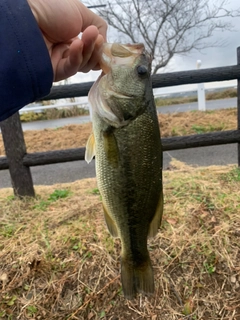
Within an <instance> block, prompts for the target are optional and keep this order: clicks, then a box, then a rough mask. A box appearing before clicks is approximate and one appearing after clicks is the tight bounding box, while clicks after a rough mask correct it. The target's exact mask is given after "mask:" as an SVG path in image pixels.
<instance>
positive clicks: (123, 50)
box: [99, 43, 145, 74]
mask: <svg viewBox="0 0 240 320" xmlns="http://www.w3.org/2000/svg"><path fill="white" fill-rule="evenodd" d="M144 51H145V48H144V45H143V44H142V43H135V44H124V45H123V44H119V43H104V44H103V51H102V56H101V60H100V63H99V64H100V68H101V69H102V70H103V73H104V74H107V73H109V72H110V71H111V69H112V67H113V65H116V64H117V65H131V64H132V63H133V62H134V61H135V59H136V58H137V57H139V56H140V55H141V54H143V53H144Z"/></svg>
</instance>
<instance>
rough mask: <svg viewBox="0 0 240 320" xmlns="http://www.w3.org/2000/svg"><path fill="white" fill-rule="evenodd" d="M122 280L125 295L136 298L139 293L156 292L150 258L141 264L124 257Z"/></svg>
mask: <svg viewBox="0 0 240 320" xmlns="http://www.w3.org/2000/svg"><path fill="white" fill-rule="evenodd" d="M121 281H122V287H123V293H124V297H125V298H126V299H129V300H131V299H133V298H135V296H136V294H137V293H145V294H151V293H154V277H153V269H152V265H151V261H150V258H148V260H147V261H144V262H143V263H141V265H139V266H134V263H133V262H132V261H129V260H127V259H126V260H125V259H123V258H122V260H121Z"/></svg>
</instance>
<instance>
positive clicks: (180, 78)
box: [42, 65, 240, 100]
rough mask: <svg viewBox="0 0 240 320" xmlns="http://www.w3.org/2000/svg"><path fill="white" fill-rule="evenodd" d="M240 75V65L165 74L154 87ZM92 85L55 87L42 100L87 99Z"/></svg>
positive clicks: (153, 84)
mask: <svg viewBox="0 0 240 320" xmlns="http://www.w3.org/2000/svg"><path fill="white" fill-rule="evenodd" d="M239 75H240V65H233V66H229V67H219V68H207V69H200V70H190V71H180V72H171V73H163V74H156V75H153V76H152V87H153V88H154V89H155V88H163V87H170V86H178V85H182V84H190V83H191V84H192V83H201V82H213V81H225V80H234V79H237V78H238V77H239ZM92 85H93V82H85V83H77V84H69V85H61V86H53V87H52V90H51V92H50V94H49V95H47V96H46V97H44V98H43V99H42V100H54V99H62V98H74V97H85V96H87V95H88V91H89V89H90V88H91V86H92Z"/></svg>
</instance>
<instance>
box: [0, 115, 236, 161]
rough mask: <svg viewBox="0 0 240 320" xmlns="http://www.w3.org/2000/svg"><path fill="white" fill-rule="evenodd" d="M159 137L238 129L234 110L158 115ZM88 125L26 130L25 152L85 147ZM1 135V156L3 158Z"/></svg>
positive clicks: (0, 139)
mask: <svg viewBox="0 0 240 320" xmlns="http://www.w3.org/2000/svg"><path fill="white" fill-rule="evenodd" d="M159 122H160V128H161V134H162V137H170V136H176V135H189V134H196V133H205V132H211V131H222V130H233V129H236V128H237V110H236V109H228V110H218V111H206V112H201V111H195V112H180V113H169V114H160V115H159ZM91 130H92V127H91V124H90V123H86V124H81V125H69V126H65V127H61V128H57V129H45V130H41V131H40V130H35V131H25V132H24V138H25V142H26V146H27V152H28V153H31V152H40V151H50V150H60V149H68V148H79V147H82V146H85V145H86V142H87V139H88V137H89V135H90V133H91ZM4 154H5V152H4V146H3V141H2V138H1V135H0V156H1V155H4Z"/></svg>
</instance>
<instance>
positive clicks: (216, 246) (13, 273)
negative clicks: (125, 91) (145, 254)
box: [0, 161, 240, 320]
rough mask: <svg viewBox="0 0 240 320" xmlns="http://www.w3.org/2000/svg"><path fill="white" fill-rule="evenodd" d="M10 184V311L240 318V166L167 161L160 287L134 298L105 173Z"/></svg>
mask: <svg viewBox="0 0 240 320" xmlns="http://www.w3.org/2000/svg"><path fill="white" fill-rule="evenodd" d="M35 190H36V194H37V197H36V198H35V199H24V200H19V199H15V198H14V197H13V196H12V190H11V189H10V188H9V189H1V190H0V213H1V214H0V319H3V320H10V319H11V320H18V319H20V320H37V319H38V320H67V319H68V320H70V319H71V320H73V319H75V320H99V319H103V320H123V319H125V320H240V215H239V212H240V171H239V169H238V168H236V167H234V166H225V167H217V166H212V167H209V168H201V167H199V168H192V167H190V166H186V165H184V164H183V163H180V162H177V161H175V162H173V163H172V164H171V167H170V168H169V170H167V171H164V196H165V207H164V217H163V222H162V226H161V228H160V230H159V232H158V234H157V236H156V237H155V238H154V239H150V240H149V243H148V248H149V251H150V255H151V260H152V265H153V269H154V278H155V293H154V294H153V295H152V296H149V297H146V296H143V295H141V294H140V295H138V296H137V298H136V299H134V300H131V301H128V300H125V299H124V297H123V294H122V287H121V281H120V242H119V240H118V239H113V238H112V237H111V236H110V235H109V233H108V232H107V231H106V228H105V224H104V218H103V212H102V206H101V198H100V195H99V191H98V189H97V184H96V179H86V180H81V181H76V182H74V183H67V184H57V185H53V186H37V187H36V188H35Z"/></svg>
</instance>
